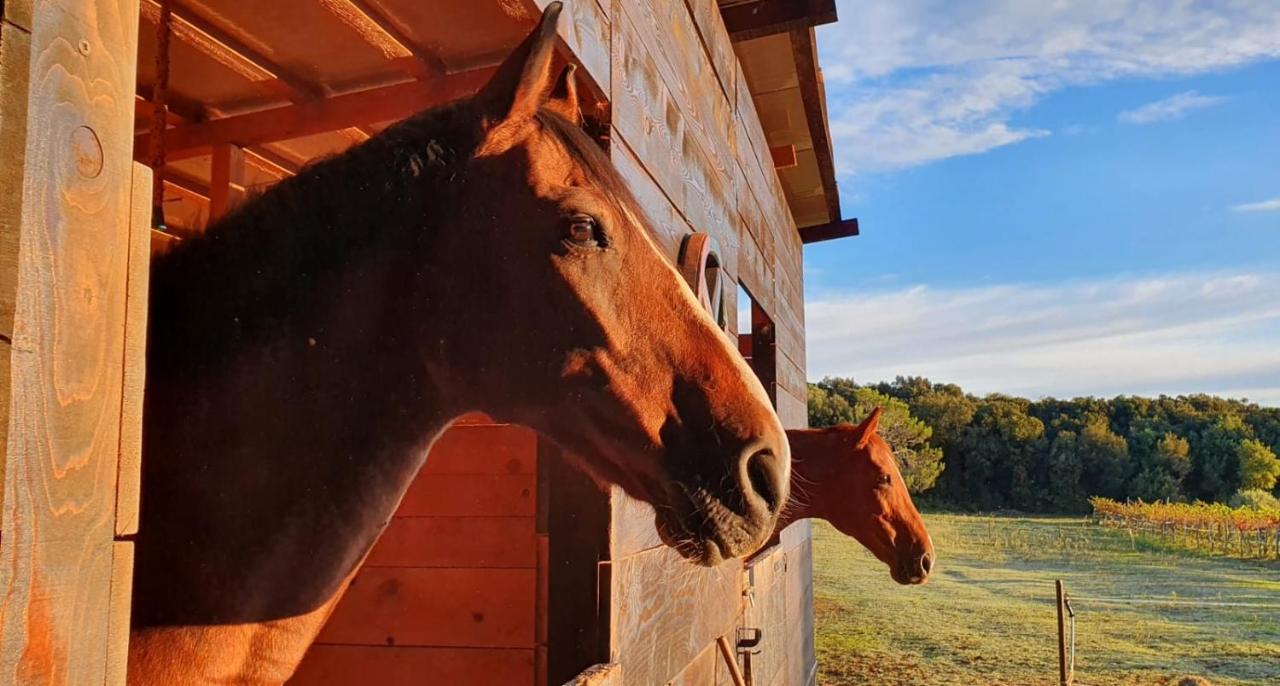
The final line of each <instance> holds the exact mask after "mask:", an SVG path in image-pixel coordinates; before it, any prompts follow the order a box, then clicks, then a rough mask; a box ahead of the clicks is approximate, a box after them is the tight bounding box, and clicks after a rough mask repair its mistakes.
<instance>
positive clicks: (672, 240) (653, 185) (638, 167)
mask: <svg viewBox="0 0 1280 686" xmlns="http://www.w3.org/2000/svg"><path fill="white" fill-rule="evenodd" d="M615 131H616V129H615ZM610 156H611V157H612V159H613V166H614V167H615V168H616V169H617V170H618V173H619V174H621V175H622V178H623V180H625V181H626V183H627V188H630V189H631V194H632V195H634V196H635V198H636V202H638V203H639V204H640V207H641V208H642V209H643V210H644V212H645V215H646V216H647V217H648V218H649V221H650V222H651V223H652V226H653V231H654V236H653V237H654V240H656V241H657V242H658V248H659V250H661V252H662V254H663V255H665V256H666V257H667V259H668V260H670V261H671V262H672V263H674V262H675V261H676V257H677V256H678V255H679V254H680V241H681V240H683V238H684V237H685V235H686V234H688V233H689V225H688V224H686V223H685V221H684V218H683V217H682V216H680V214H679V212H677V211H676V209H675V208H674V207H673V206H672V205H671V201H670V200H669V199H668V198H667V196H666V194H665V193H664V192H663V190H662V188H661V187H660V186H659V185H658V183H657V182H656V181H655V180H654V179H653V177H652V176H650V175H649V171H648V170H646V169H645V166H644V164H643V163H642V162H640V160H638V159H637V158H636V154H635V153H634V152H633V151H632V150H631V145H630V144H629V143H628V142H627V140H626V139H625V138H624V137H622V136H615V137H614V143H613V146H611V150H610Z"/></svg>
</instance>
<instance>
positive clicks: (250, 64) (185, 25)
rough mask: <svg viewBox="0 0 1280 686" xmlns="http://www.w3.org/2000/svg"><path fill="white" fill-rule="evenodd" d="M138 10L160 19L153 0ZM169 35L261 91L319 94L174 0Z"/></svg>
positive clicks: (299, 95)
mask: <svg viewBox="0 0 1280 686" xmlns="http://www.w3.org/2000/svg"><path fill="white" fill-rule="evenodd" d="M141 10H142V18H143V19H145V20H147V21H148V22H150V23H152V24H156V23H158V22H159V21H160V3H159V2H158V1H157V0H142V2H141ZM173 36H174V37H175V38H177V39H178V40H180V41H182V42H183V43H186V44H187V45H190V46H191V47H192V48H194V49H196V50H197V51H199V52H201V53H203V54H204V55H206V56H208V57H209V58H210V59H213V60H214V61H216V62H218V63H219V64H221V65H222V66H224V67H226V68H228V69H230V70H231V71H233V72H235V73H237V74H239V75H240V76H241V77H243V78H244V79H245V80H247V81H249V82H250V83H252V84H253V85H254V86H257V87H258V88H259V89H261V90H262V91H263V93H264V94H267V95H270V96H274V97H283V98H286V99H288V100H295V101H296V100H306V99H309V98H314V97H317V96H320V95H323V91H322V89H320V88H319V87H317V86H315V85H313V84H309V83H306V82H304V81H303V80H302V79H299V78H297V77H295V76H293V75H292V74H289V73H288V72H286V71H285V70H283V69H281V68H280V67H279V66H277V65H275V64H273V63H272V62H271V61H270V60H268V59H267V58H265V57H263V56H261V55H259V54H257V53H255V52H254V51H253V50H251V49H250V48H248V47H247V46H245V45H244V44H242V43H240V42H239V41H237V40H236V39H234V38H231V37H230V36H228V35H226V34H224V33H222V32H221V31H219V30H218V29H217V28H215V27H213V26H212V25H210V24H209V23H208V22H206V21H204V20H203V19H201V18H200V17H198V16H196V15H195V14H194V13H192V12H191V11H190V10H188V9H186V8H185V7H182V6H181V5H179V4H178V3H176V2H175V3H173Z"/></svg>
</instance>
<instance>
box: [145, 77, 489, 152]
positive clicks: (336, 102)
mask: <svg viewBox="0 0 1280 686" xmlns="http://www.w3.org/2000/svg"><path fill="white" fill-rule="evenodd" d="M493 71H494V69H493V68H485V69H477V70H474V71H467V72H460V73H457V74H449V75H447V76H442V77H437V78H435V79H431V80H429V81H411V82H407V83H398V84H394V85H391V86H383V87H381V88H371V89H369V90H364V91H357V92H354V93H344V94H342V95H336V96H333V97H331V98H325V99H321V100H313V101H310V102H304V103H300V104H297V105H289V106H286V107H276V108H272V109H268V110H261V111H258V112H250V113H248V114H241V115H236V116H232V117H224V118H222V119H212V120H210V121H207V122H202V123H198V124H190V125H187V126H180V127H175V128H171V129H169V131H168V133H167V134H166V135H165V144H166V146H167V147H168V151H167V156H168V158H169V159H170V160H182V159H188V158H191V157H196V156H198V155H201V154H205V153H206V152H207V151H208V150H209V148H210V147H212V146H213V145H214V144H215V143H235V144H236V145H239V146H241V147H246V146H250V145H258V144H262V143H270V142H272V141H280V140H285V139H289V138H297V137H299V136H308V135H312V134H317V133H324V132H326V131H335V130H338V129H344V128H349V127H353V126H359V125H361V124H372V123H376V122H383V121H397V120H400V119H404V118H405V117H408V116H410V115H412V114H416V113H418V112H421V111H422V110H425V109H428V108H431V107H435V106H437V105H442V104H444V103H447V102H451V101H453V100H457V99H459V98H463V97H467V96H469V95H471V94H473V93H475V92H476V91H477V90H478V89H479V88H480V86H482V85H484V83H485V82H487V81H488V80H489V77H490V76H492V74H493Z"/></svg>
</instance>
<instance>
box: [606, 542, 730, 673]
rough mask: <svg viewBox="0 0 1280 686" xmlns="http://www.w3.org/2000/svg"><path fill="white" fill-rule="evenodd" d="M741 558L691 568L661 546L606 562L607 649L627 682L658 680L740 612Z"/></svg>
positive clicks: (686, 660) (720, 633) (685, 662)
mask: <svg viewBox="0 0 1280 686" xmlns="http://www.w3.org/2000/svg"><path fill="white" fill-rule="evenodd" d="M741 590H742V562H741V561H740V560H730V561H727V562H725V563H724V564H722V565H720V566H718V567H713V568H710V569H708V568H705V567H697V566H694V565H691V564H690V563H688V562H686V561H685V560H684V559H683V558H681V557H680V556H679V554H678V553H676V552H675V551H673V550H671V549H670V548H667V547H660V548H654V549H651V550H646V551H644V552H641V553H637V554H635V555H631V556H629V557H627V558H625V559H622V560H615V561H614V562H613V563H612V597H613V613H614V614H613V617H612V622H613V629H612V636H613V640H612V643H613V649H614V655H615V657H616V660H617V661H618V662H619V663H621V665H622V668H623V671H624V673H625V674H626V675H627V681H628V683H635V684H663V683H666V682H667V681H669V680H670V679H672V678H674V677H675V676H676V675H677V674H679V673H680V671H681V670H683V669H684V668H685V666H687V665H688V664H689V663H690V662H691V661H693V659H694V658H695V657H697V656H698V654H699V653H701V652H702V651H703V650H704V649H705V648H706V647H707V646H708V645H709V644H711V642H712V641H714V640H715V638H716V637H717V636H723V635H725V634H727V633H729V632H730V631H732V628H733V626H734V624H735V622H736V619H737V617H738V614H739V613H740V611H741V602H742V593H741Z"/></svg>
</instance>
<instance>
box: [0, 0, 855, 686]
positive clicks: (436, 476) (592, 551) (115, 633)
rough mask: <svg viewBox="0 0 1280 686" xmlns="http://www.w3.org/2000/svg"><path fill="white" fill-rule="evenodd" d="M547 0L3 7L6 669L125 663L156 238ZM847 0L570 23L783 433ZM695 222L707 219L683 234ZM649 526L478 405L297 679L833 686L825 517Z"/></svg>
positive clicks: (196, 228)
mask: <svg viewBox="0 0 1280 686" xmlns="http://www.w3.org/2000/svg"><path fill="white" fill-rule="evenodd" d="M545 4H546V0H536V1H535V0H466V1H461V0H426V1H423V0H288V1H285V2H275V3H249V2H239V1H237V0H173V1H169V0H164V1H163V2H161V1H159V0H44V1H41V2H35V1H34V0H8V2H3V3H0V6H2V7H3V24H0V329H2V330H0V335H2V338H0V341H2V342H3V344H4V349H5V354H3V355H0V365H2V366H0V384H3V388H0V399H2V400H0V408H2V409H0V427H3V428H0V431H5V432H6V433H5V444H6V453H5V458H4V460H3V461H0V468H2V469H3V478H4V491H3V496H2V498H3V500H0V503H2V504H3V506H4V507H3V518H2V520H0V589H3V592H4V599H3V600H2V601H0V683H15V684H17V683H23V684H25V683H59V684H75V685H79V684H97V683H107V684H120V683H123V678H124V666H125V656H126V648H127V641H128V608H129V597H130V584H131V571H132V543H131V542H130V541H131V538H132V536H133V535H135V534H136V533H137V507H138V501H139V492H138V490H139V489H138V465H139V460H140V444H141V441H140V435H139V434H140V426H141V421H140V413H141V399H142V394H143V392H144V385H145V378H144V377H145V369H144V367H145V364H144V357H143V351H144V349H145V340H144V338H145V331H146V311H147V307H146V302H147V273H148V246H150V249H151V250H152V251H162V250H164V249H165V247H166V246H167V245H168V244H170V243H171V242H172V241H175V240H182V239H183V238H189V237H192V236H196V235H198V234H199V233H200V232H201V231H202V230H203V228H204V226H205V225H206V224H207V223H208V222H209V221H210V220H212V219H216V218H217V217H219V216H220V215H221V214H223V213H225V212H226V211H227V210H228V209H229V208H231V207H234V205H235V204H236V203H237V202H239V201H240V200H241V199H242V198H243V197H244V195H245V194H246V193H250V192H252V191H253V189H254V188H260V187H264V186H267V185H270V184H272V183H274V182H276V181H278V180H280V179H282V178H285V177H287V176H289V175H291V174H293V173H296V171H297V170H298V169H299V168H300V167H301V166H302V165H304V164H306V163H307V162H308V161H309V160H312V159H314V158H316V157H319V156H323V155H327V154H331V153H335V152H339V151H341V150H343V149H345V148H346V147H348V146H350V145H353V144H358V143H360V142H361V141H363V140H366V139H367V138H368V137H370V136H372V135H376V134H377V132H378V131H380V130H381V129H382V128H383V127H385V126H386V125H388V124H389V123H391V122H394V121H396V120H398V119H401V118H403V117H405V116H407V115H409V114H412V113H414V112H416V111H418V110H420V109H423V108H426V107H430V106H433V105H436V104H441V103H444V102H447V101H449V100H453V99H456V98H459V97H464V96H466V95H468V94H469V93H471V92H473V91H474V90H475V89H476V88H477V87H478V86H479V85H480V84H482V83H483V82H484V81H485V80H486V79H487V78H488V76H489V74H490V73H491V72H492V69H493V67H494V66H495V65H496V63H497V61H498V60H499V59H500V58H501V57H502V56H503V55H505V53H506V52H507V51H508V50H509V49H510V48H511V46H512V45H514V44H515V43H516V42H517V41H518V40H519V39H520V38H521V37H522V36H523V35H524V34H525V33H526V32H527V31H528V29H529V27H530V26H531V24H532V22H533V20H534V19H535V17H536V16H537V15H538V12H539V10H540V8H541V7H542V6H544V5H545ZM834 19H835V9H834V1H833V0H830V1H827V0H721V1H720V2H719V3H717V2H713V0H568V1H567V3H566V13H565V18H564V19H562V21H561V25H560V32H561V38H562V39H563V44H562V46H561V56H560V59H562V60H568V61H572V62H574V63H576V64H578V65H579V67H580V69H579V70H578V73H579V75H580V77H581V83H582V87H583V90H585V91H586V94H587V96H588V98H589V100H590V102H591V103H592V104H591V106H590V107H589V108H588V111H587V112H586V114H587V118H588V120H589V129H590V131H591V133H592V134H593V135H594V136H595V137H596V138H597V139H598V140H599V141H600V142H601V144H602V145H605V146H607V148H608V150H609V153H610V155H611V157H612V158H613V160H614V161H615V164H616V166H617V168H618V169H619V170H620V172H621V173H622V174H623V176H624V177H625V179H626V180H627V182H628V184H629V185H630V187H631V189H632V190H633V192H634V194H635V195H636V196H637V198H638V199H639V200H640V202H641V203H642V204H643V205H644V207H645V209H646V210H647V212H648V214H649V215H650V217H651V218H652V219H653V220H654V222H655V225H656V227H657V232H658V233H657V236H656V238H657V239H658V241H659V244H660V245H661V246H662V248H663V249H664V250H665V251H666V252H667V254H668V255H669V256H670V257H671V259H672V260H673V262H679V263H680V264H681V266H682V267H683V268H684V269H685V271H686V272H687V273H688V274H689V275H690V278H691V280H693V281H695V282H697V281H698V280H699V279H705V278H706V277H708V276H714V278H712V280H711V283H710V284H709V287H708V284H703V298H704V301H706V302H707V304H708V305H714V304H715V303H716V302H718V301H719V302H721V303H722V305H723V306H722V307H719V308H717V311H718V312H722V313H723V324H724V326H725V328H726V335H731V336H732V335H735V334H737V333H739V332H742V336H741V337H740V338H739V341H740V348H741V349H742V351H743V353H744V354H745V355H747V356H748V357H749V358H750V360H751V363H752V367H753V369H755V371H756V373H757V374H758V375H759V376H760V377H761V379H762V380H763V381H764V382H765V385H766V388H767V390H768V391H769V393H770V396H771V397H772V398H773V399H774V402H775V406H776V407H777V410H778V413H779V415H780V417H781V418H782V420H783V422H784V424H785V425H786V426H788V427H802V426H804V425H805V422H806V410H805V397H806V392H805V352H804V310H803V283H802V260H803V255H802V245H803V244H804V243H806V242H812V241H816V240H826V239H830V238H836V237H840V236H846V235H852V234H855V233H856V232H857V223H856V220H847V221H842V219H841V216H840V207H839V196H838V193H837V191H836V187H835V174H834V168H833V162H832V155H831V145H830V139H829V133H828V131H827V124H826V113H825V102H824V96H823V91H822V80H821V73H820V71H819V69H818V66H817V58H816V50H815V46H814V35H813V30H812V27H813V26H814V25H816V24H819V23H825V22H829V21H833V20H834ZM161 25H164V26H167V27H168V30H167V31H161V30H159V27H160V26H161ZM157 123H158V126H157ZM161 141H163V142H161ZM135 160H136V162H135ZM153 174H154V181H155V183H153ZM160 225H162V226H163V230H155V229H153V228H151V227H153V226H160ZM695 232H696V233H699V234H705V238H709V239H710V240H705V241H703V242H699V243H697V246H698V247H696V248H689V247H686V248H685V250H684V252H685V255H684V256H683V258H682V246H685V245H686V241H687V240H688V239H687V237H688V236H689V235H690V234H693V233H695ZM689 245H694V244H693V243H690V244H689ZM711 247H714V250H711ZM708 252H713V255H711V257H713V258H714V259H712V260H711V264H707V263H706V262H705V260H706V258H707V256H708ZM699 258H702V259H699ZM708 267H710V268H709V269H707V268H708ZM736 285H740V286H741V287H742V289H744V290H745V292H746V293H747V294H749V298H750V300H751V303H750V307H749V308H744V310H745V311H750V312H751V321H750V322H738V321H737V312H738V308H737V307H735V305H737V304H738V303H736V302H735V299H736V298H737V297H738V295H737V294H738V292H739V289H738V288H737V287H736ZM743 304H744V305H745V303H743ZM142 497H145V494H142ZM652 522H653V515H652V510H651V509H650V508H649V507H648V506H646V505H644V504H642V503H639V502H637V501H634V500H631V499H629V498H627V497H626V496H625V495H623V494H622V493H621V492H620V490H618V489H614V490H613V491H612V492H609V493H601V492H600V491H599V489H597V488H596V487H595V486H594V485H592V484H591V483H589V482H587V481H586V480H585V478H584V477H582V476H581V475H579V474H578V473H576V472H574V471H572V470H571V469H569V468H568V467H566V466H565V464H564V462H563V460H561V459H559V458H558V457H557V455H556V450H555V448H554V447H552V446H550V445H548V444H546V443H545V442H543V441H541V440H540V439H539V438H538V437H537V436H535V435H534V434H533V433H532V432H530V431H528V430H526V429H523V428H520V427H514V426H504V425H495V424H492V423H490V422H487V421H485V420H483V418H474V419H469V420H468V421H464V422H460V424H459V425H458V426H457V427H455V428H454V429H451V430H450V432H449V433H448V434H447V435H446V436H445V438H444V439H442V441H441V442H440V444H439V445H438V446H437V447H436V448H435V449H434V450H433V452H432V454H431V456H430V457H429V459H428V461H427V466H426V467H425V468H424V470H423V472H422V474H421V475H420V477H419V478H418V480H417V482H416V483H415V484H414V486H413V487H412V488H411V490H410V492H409V494H408V495H407V496H406V497H405V500H404V501H403V503H402V505H401V508H400V511H399V512H398V513H397V516H396V518H395V520H394V521H393V522H392V523H391V525H390V527H389V528H388V530H387V531H386V533H385V534H384V536H383V537H382V538H381V539H380V540H379V542H378V544H377V546H376V547H375V549H374V551H373V553H372V554H371V555H370V557H369V559H368V560H367V562H366V564H365V566H364V567H363V568H362V570H361V572H360V573H359V574H358V575H357V577H356V580H355V581H354V583H353V585H352V587H351V590H350V591H349V592H348V594H347V596H346V597H345V598H344V599H343V601H342V603H341V604H340V605H339V607H338V609H337V610H336V611H335V613H334V615H333V617H332V618H331V620H330V622H329V624H328V625H327V626H326V628H325V630H324V631H323V632H322V634H321V636H320V637H319V639H318V640H317V642H316V644H315V646H313V648H312V650H311V652H310V653H309V654H308V657H307V659H306V660H305V661H304V663H303V666H302V668H301V669H300V671H299V673H298V675H297V676H296V677H295V679H294V683H298V684H353V683H378V684H397V683H466V684H559V683H564V682H566V681H570V680H572V679H574V678H575V676H576V675H578V674H579V673H581V672H583V671H584V670H587V669H588V668H592V667H593V666H594V665H602V666H597V667H595V668H594V671H593V672H592V674H593V675H594V676H593V677H590V678H591V679H593V681H592V683H596V682H598V683H616V684H638V685H648V684H668V683H671V684H688V685H693V684H730V683H734V680H733V679H734V672H735V670H736V671H738V672H741V674H740V675H739V676H740V677H741V678H742V679H744V680H747V681H748V683H752V684H754V685H756V686H762V685H765V684H788V685H790V684H810V683H814V680H815V668H816V658H815V655H814V648H813V631H812V587H811V573H810V569H811V545H810V537H809V529H808V526H807V524H805V523H801V524H797V525H795V526H792V527H790V528H789V529H787V530H786V531H785V532H783V534H782V536H781V537H780V540H779V541H778V543H777V545H774V546H773V547H771V548H769V549H767V550H765V551H763V552H761V553H760V554H758V555H757V556H755V557H754V558H753V559H751V560H750V561H748V562H746V563H744V562H742V561H736V560H735V561H730V562H727V563H725V564H724V565H721V566H720V567H718V568H715V569H702V568H695V567H692V566H690V565H688V564H687V563H685V562H683V561H682V560H681V559H680V558H679V557H678V555H676V554H675V553H674V552H673V551H671V550H670V549H668V548H666V547H665V546H663V545H662V544H661V542H660V541H659V540H658V537H657V533H656V531H655V530H654V527H653V523H652ZM587 680H588V677H586V676H584V677H582V678H581V681H582V682H583V683H586V681H587Z"/></svg>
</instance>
